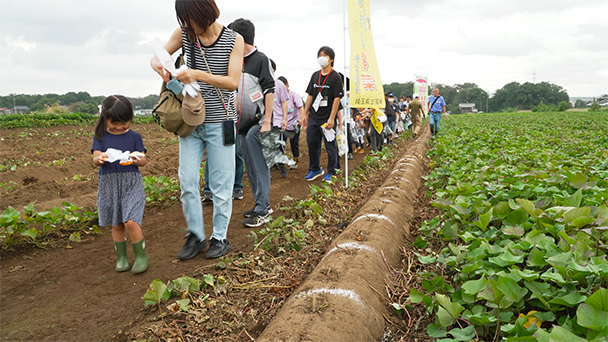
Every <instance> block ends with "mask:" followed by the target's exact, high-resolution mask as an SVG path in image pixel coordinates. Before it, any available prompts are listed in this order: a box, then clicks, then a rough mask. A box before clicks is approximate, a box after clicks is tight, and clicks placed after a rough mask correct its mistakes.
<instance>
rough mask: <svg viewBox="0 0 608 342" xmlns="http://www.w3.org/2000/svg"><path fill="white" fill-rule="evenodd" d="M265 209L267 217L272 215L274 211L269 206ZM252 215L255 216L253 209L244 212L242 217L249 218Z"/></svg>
mask: <svg viewBox="0 0 608 342" xmlns="http://www.w3.org/2000/svg"><path fill="white" fill-rule="evenodd" d="M267 209H268V214H267V215H270V214H272V213H273V212H274V210H272V207H271V206H268V208H267ZM253 214H255V207H253V209H249V210H247V211H246V212H244V213H243V216H245V217H251V216H253Z"/></svg>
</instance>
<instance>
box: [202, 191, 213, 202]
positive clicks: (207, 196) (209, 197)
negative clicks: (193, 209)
mask: <svg viewBox="0 0 608 342" xmlns="http://www.w3.org/2000/svg"><path fill="white" fill-rule="evenodd" d="M211 202H213V195H211V193H210V192H203V203H211Z"/></svg>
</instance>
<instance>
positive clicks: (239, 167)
mask: <svg viewBox="0 0 608 342" xmlns="http://www.w3.org/2000/svg"><path fill="white" fill-rule="evenodd" d="M235 128H236V127H235ZM234 149H235V152H236V157H235V160H234V162H235V165H236V170H234V187H233V188H232V190H243V175H244V173H245V162H244V160H243V152H242V151H241V135H240V134H236V139H235V143H234ZM208 166H209V163H207V167H205V188H204V189H203V192H204V193H208V194H210V193H211V189H210V188H209V167H208Z"/></svg>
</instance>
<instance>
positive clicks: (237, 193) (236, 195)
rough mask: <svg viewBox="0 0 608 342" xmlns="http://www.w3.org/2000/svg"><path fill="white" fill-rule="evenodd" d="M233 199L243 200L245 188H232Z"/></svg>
mask: <svg viewBox="0 0 608 342" xmlns="http://www.w3.org/2000/svg"><path fill="white" fill-rule="evenodd" d="M232 199H235V200H242V199H243V190H242V189H236V190H232Z"/></svg>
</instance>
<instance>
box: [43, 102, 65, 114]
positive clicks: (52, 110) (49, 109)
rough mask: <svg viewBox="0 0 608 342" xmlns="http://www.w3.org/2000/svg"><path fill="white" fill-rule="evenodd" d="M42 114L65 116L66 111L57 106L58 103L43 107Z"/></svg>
mask: <svg viewBox="0 0 608 342" xmlns="http://www.w3.org/2000/svg"><path fill="white" fill-rule="evenodd" d="M44 112H45V113H46V114H66V113H67V110H66V109H65V108H64V107H61V106H60V105H59V102H55V103H53V104H52V105H45V108H44Z"/></svg>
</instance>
